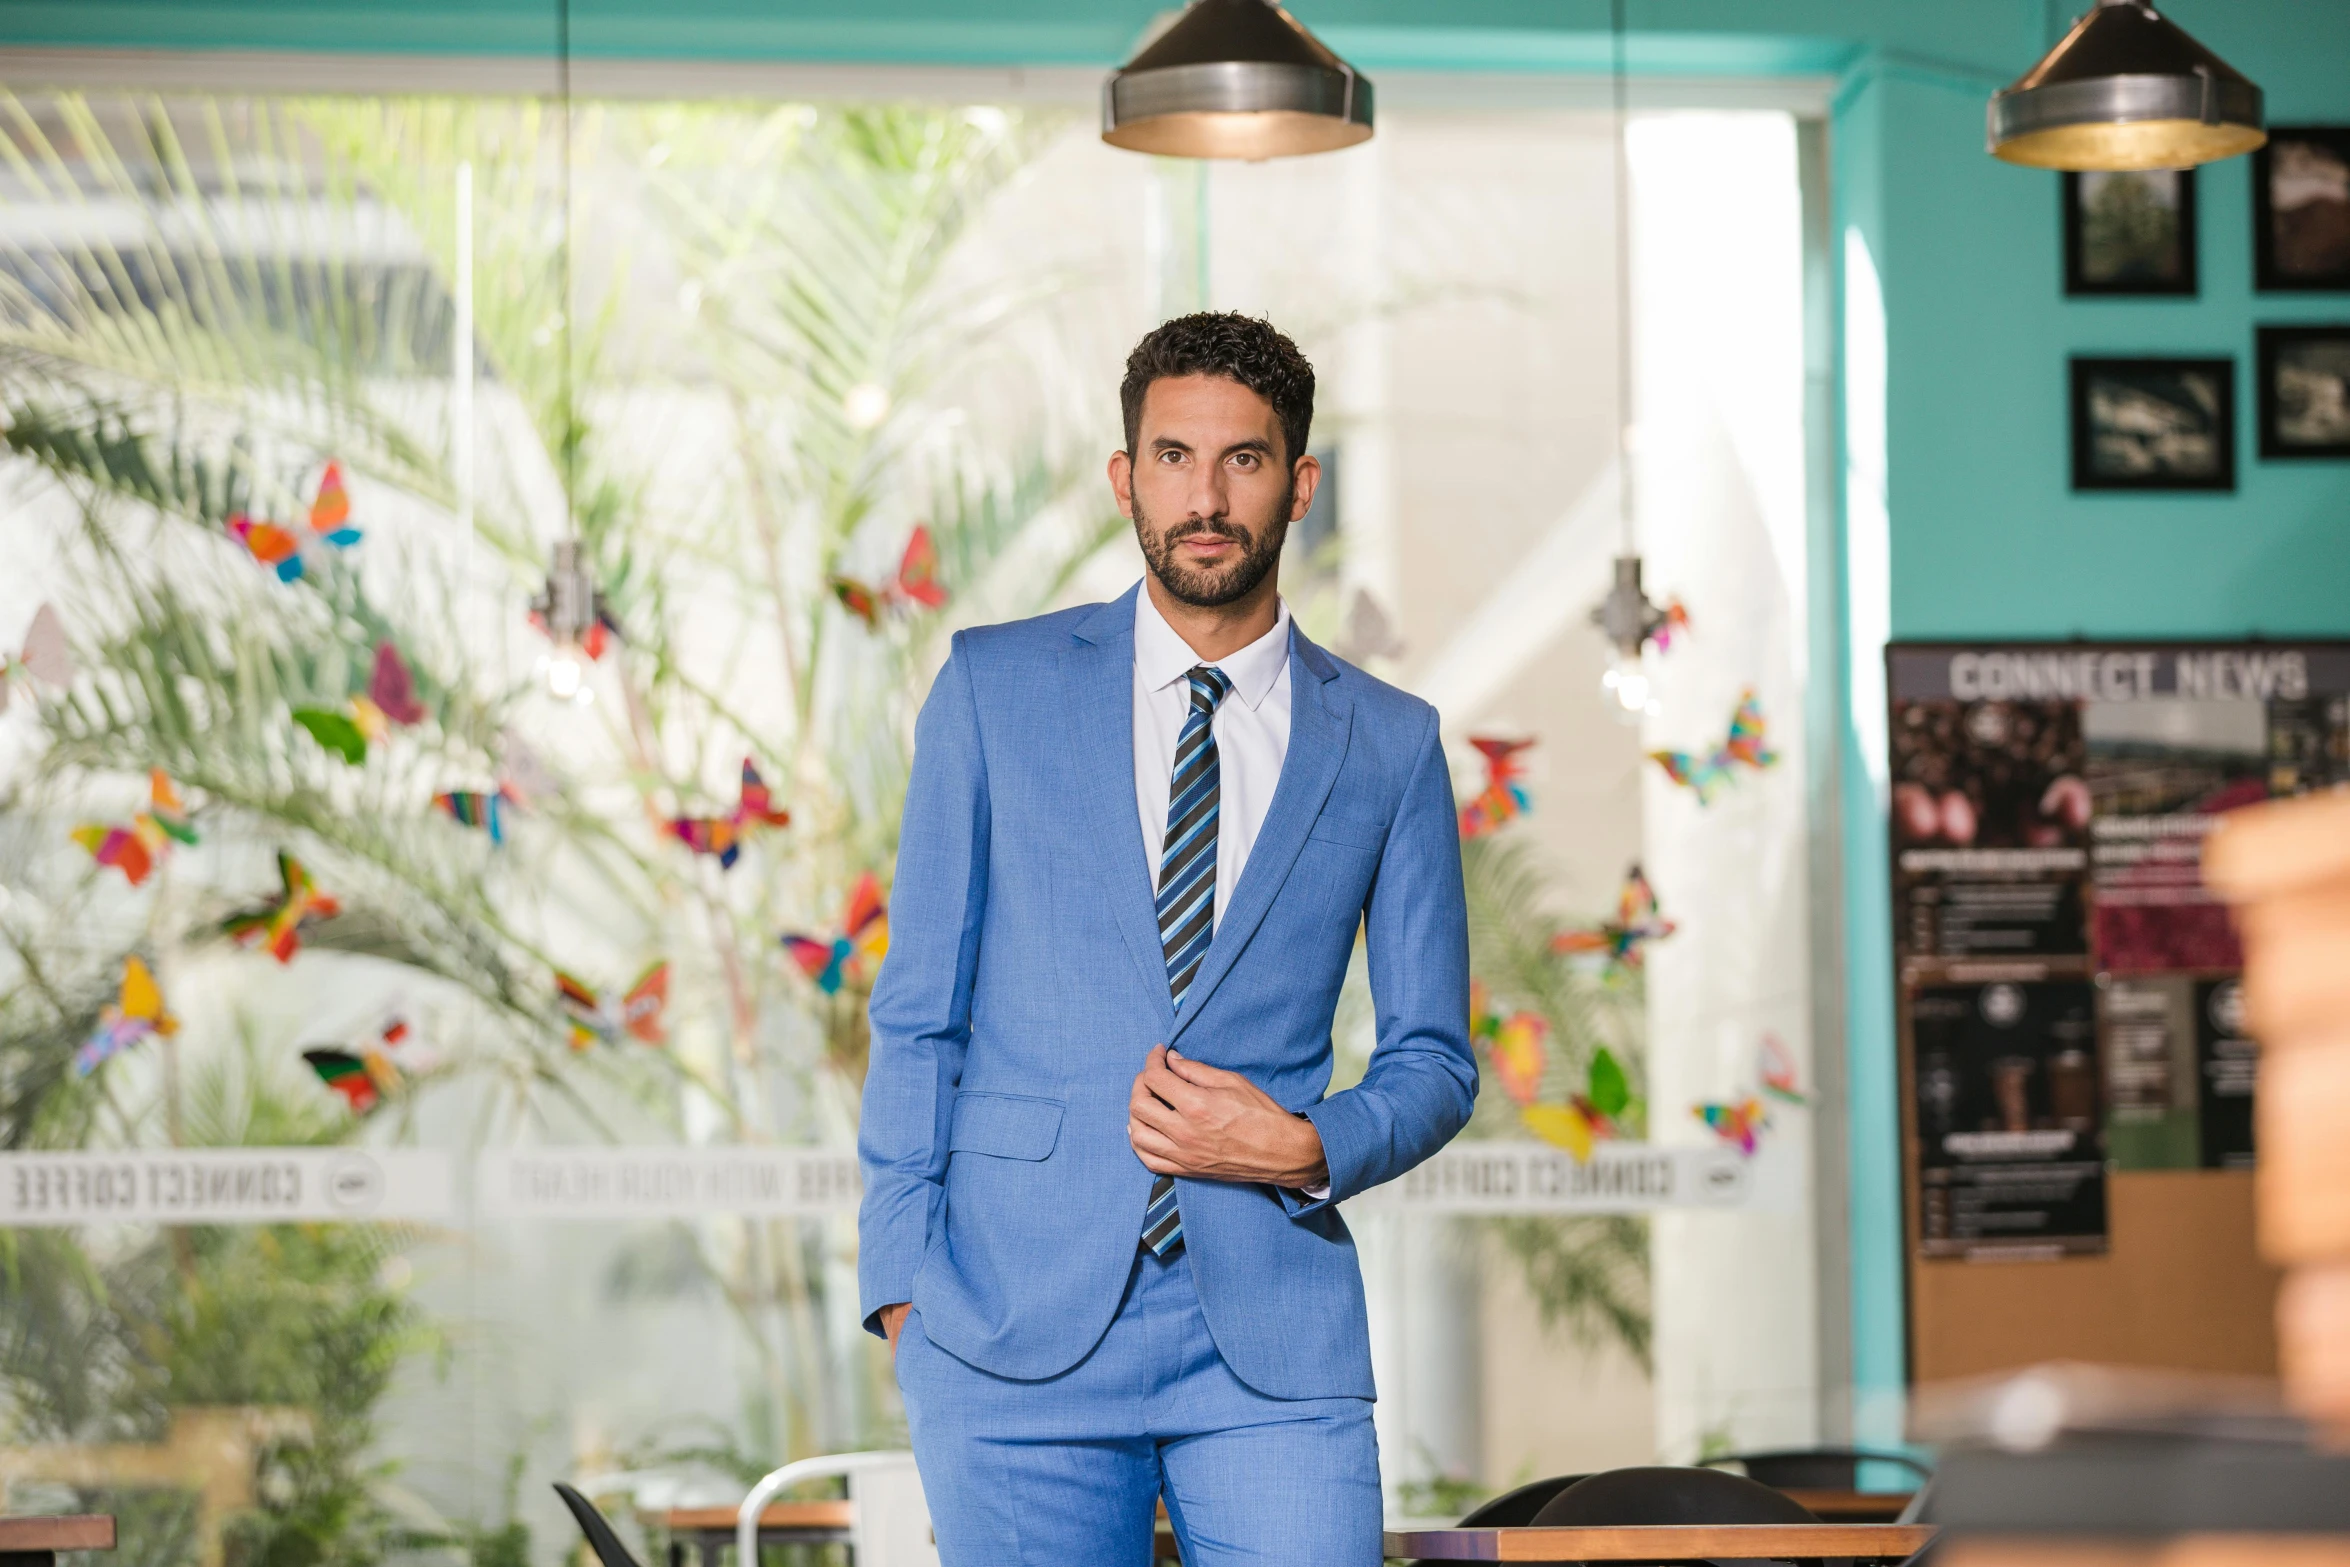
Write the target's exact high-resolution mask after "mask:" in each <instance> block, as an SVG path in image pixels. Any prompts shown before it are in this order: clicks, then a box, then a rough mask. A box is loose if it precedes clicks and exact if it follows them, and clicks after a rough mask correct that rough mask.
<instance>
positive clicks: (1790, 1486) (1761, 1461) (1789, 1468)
mask: <svg viewBox="0 0 2350 1567" xmlns="http://www.w3.org/2000/svg"><path fill="white" fill-rule="evenodd" d="M1705 1463H1706V1467H1708V1468H1712V1467H1714V1466H1715V1465H1719V1464H1737V1465H1739V1466H1741V1467H1742V1468H1744V1469H1745V1471H1746V1478H1748V1479H1749V1480H1760V1481H1761V1482H1762V1483H1763V1484H1765V1485H1767V1486H1771V1487H1774V1488H1775V1489H1778V1490H1781V1491H1853V1490H1858V1489H1859V1488H1860V1466H1861V1465H1862V1464H1893V1465H1896V1466H1897V1467H1899V1468H1902V1469H1906V1470H1908V1471H1909V1472H1910V1473H1911V1474H1912V1475H1914V1476H1915V1477H1916V1478H1917V1480H1918V1482H1919V1483H1920V1484H1923V1483H1924V1482H1925V1481H1927V1480H1930V1479H1932V1478H1933V1475H1934V1471H1933V1468H1932V1466H1930V1465H1927V1464H1923V1463H1920V1462H1919V1461H1918V1460H1917V1459H1914V1458H1912V1457H1910V1456H1909V1455H1908V1454H1906V1453H1872V1452H1868V1451H1865V1450H1863V1449H1861V1448H1857V1447H1789V1448H1774V1449H1772V1450H1771V1451H1769V1452H1765V1453H1724V1454H1723V1455H1722V1456H1721V1457H1719V1458H1709V1459H1707V1460H1706V1461H1705Z"/></svg>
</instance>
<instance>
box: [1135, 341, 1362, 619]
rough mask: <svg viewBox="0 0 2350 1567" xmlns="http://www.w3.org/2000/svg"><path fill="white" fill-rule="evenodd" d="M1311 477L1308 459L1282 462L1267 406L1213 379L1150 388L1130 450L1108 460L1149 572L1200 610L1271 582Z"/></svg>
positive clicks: (1305, 504)
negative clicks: (1290, 526)
mask: <svg viewBox="0 0 2350 1567" xmlns="http://www.w3.org/2000/svg"><path fill="white" fill-rule="evenodd" d="M1320 478H1321V467H1320V465H1319V464H1317V463H1316V462H1315V461H1314V459H1312V458H1311V457H1308V458H1306V459H1305V460H1304V461H1302V462H1299V463H1296V464H1295V465H1294V466H1293V465H1292V464H1291V462H1290V461H1289V454H1288V453H1287V452H1286V451H1285V450H1284V449H1283V442H1282V436H1281V421H1280V420H1279V419H1278V418H1277V417H1275V415H1274V413H1273V405H1272V404H1271V403H1269V402H1267V401H1265V399H1264V398H1262V397H1259V396H1258V395H1257V394H1256V393H1254V392H1252V391H1250V390H1249V389H1248V388H1247V387H1245V386H1242V385H1241V384H1240V383H1239V382H1237V381H1233V380H1229V379H1227V378H1225V377H1223V376H1209V375H1187V376H1179V377H1173V378H1170V379H1166V380H1160V381H1153V382H1152V383H1151V386H1150V390H1149V391H1147V392H1146V393H1144V394H1143V401H1142V419H1141V422H1140V428H1139V429H1138V430H1137V431H1136V434H1135V441H1134V451H1133V452H1132V453H1131V454H1128V453H1126V452H1119V453H1116V454H1115V455H1113V456H1112V457H1111V458H1110V486H1111V488H1112V489H1114V490H1116V491H1117V493H1118V509H1119V510H1120V511H1122V512H1124V513H1125V514H1126V515H1127V516H1128V517H1130V518H1132V519H1133V521H1134V537H1135V539H1136V541H1137V542H1138V543H1140V544H1141V546H1142V558H1143V559H1144V560H1145V561H1146V562H1148V563H1149V565H1150V569H1151V574H1152V575H1153V576H1155V577H1157V578H1158V579H1159V582H1160V584H1161V585H1162V586H1164V587H1165V588H1166V590H1167V591H1168V592H1169V593H1171V594H1173V595H1174V596H1175V597H1176V598H1177V599H1180V600H1181V601H1182V602H1184V603H1186V604H1194V605H1197V606H1199V607H1201V608H1203V609H1212V608H1217V607H1220V606H1222V605H1226V604H1232V603H1236V602H1238V601H1239V600H1241V599H1244V598H1247V597H1248V596H1249V595H1250V594H1251V593H1253V592H1255V591H1256V589H1257V587H1258V586H1259V585H1260V584H1261V583H1263V582H1264V581H1265V579H1266V578H1267V577H1269V576H1271V575H1272V573H1273V568H1274V567H1275V566H1276V565H1278V564H1279V563H1280V559H1281V542H1282V540H1284V539H1286V538H1287V537H1288V536H1289V525H1290V524H1291V523H1292V522H1295V521H1296V520H1297V519H1298V518H1300V517H1302V516H1304V515H1305V514H1306V510H1307V508H1309V507H1310V506H1312V505H1313V502H1314V486H1315V485H1316V483H1318V482H1319V481H1320Z"/></svg>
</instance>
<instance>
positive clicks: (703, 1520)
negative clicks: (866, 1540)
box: [643, 1501, 855, 1567]
mask: <svg viewBox="0 0 2350 1567" xmlns="http://www.w3.org/2000/svg"><path fill="white" fill-rule="evenodd" d="M643 1516H646V1517H649V1518H650V1519H651V1520H652V1521H654V1522H657V1523H659V1524H660V1525H661V1527H662V1528H663V1529H666V1530H667V1531H668V1532H669V1567H685V1553H686V1548H687V1547H688V1546H691V1547H692V1548H693V1549H694V1551H695V1552H696V1553H697V1554H698V1555H699V1556H700V1557H701V1567H721V1563H720V1558H721V1557H722V1556H723V1555H724V1554H725V1553H726V1552H727V1551H730V1550H732V1549H733V1548H734V1524H735V1509H733V1508H731V1507H672V1508H669V1509H668V1510H667V1511H664V1512H658V1513H652V1514H647V1515H643ZM854 1516H855V1514H854V1513H853V1512H852V1511H851V1504H849V1503H848V1502H842V1501H833V1502H769V1503H768V1504H767V1510H766V1511H765V1512H763V1513H761V1514H760V1515H759V1543H760V1544H761V1545H842V1544H846V1543H847V1541H848V1538H849V1523H850V1520H851V1519H852V1518H853V1517H854Z"/></svg>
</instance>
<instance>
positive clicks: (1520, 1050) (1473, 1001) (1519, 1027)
mask: <svg viewBox="0 0 2350 1567" xmlns="http://www.w3.org/2000/svg"><path fill="white" fill-rule="evenodd" d="M1469 1037H1470V1038H1472V1039H1474V1040H1476V1041H1477V1042H1478V1043H1480V1044H1482V1045H1483V1046H1484V1047H1485V1055H1486V1059H1487V1060H1489V1061H1491V1062H1492V1063H1493V1075H1494V1076H1495V1077H1496V1078H1497V1079H1499V1080H1500V1082H1501V1087H1502V1091H1503V1092H1504V1093H1506V1094H1508V1095H1509V1096H1510V1098H1511V1099H1512V1100H1514V1101H1515V1102H1516V1103H1517V1104H1518V1105H1519V1107H1520V1108H1523V1107H1525V1106H1527V1105H1530V1104H1532V1103H1533V1102H1534V1100H1535V1098H1536V1096H1537V1095H1539V1094H1540V1093H1541V1092H1542V1073H1543V1070H1544V1068H1545V1067H1546V1066H1547V1065H1548V1050H1547V1047H1546V1043H1545V1042H1546V1041H1547V1040H1548V1039H1549V1037H1550V1025H1549V1024H1548V1023H1545V1022H1544V1021H1543V1020H1542V1018H1541V1016H1540V1015H1539V1014H1537V1013H1533V1012H1513V1013H1511V1014H1510V1015H1509V1016H1507V1017H1504V1016H1502V1015H1501V1014H1500V1013H1499V1012H1496V1011H1495V1010H1494V1009H1493V1000H1492V997H1491V995H1490V994H1489V993H1488V992H1487V990H1486V988H1485V982H1484V981H1483V980H1481V979H1480V980H1472V981H1470V983H1469Z"/></svg>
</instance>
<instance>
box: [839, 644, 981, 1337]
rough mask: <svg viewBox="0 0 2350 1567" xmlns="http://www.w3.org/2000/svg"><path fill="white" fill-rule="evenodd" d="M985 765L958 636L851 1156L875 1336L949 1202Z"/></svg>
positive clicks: (877, 1006)
mask: <svg viewBox="0 0 2350 1567" xmlns="http://www.w3.org/2000/svg"><path fill="white" fill-rule="evenodd" d="M987 840H988V798H987V769H986V762H985V758H984V756H983V755H982V753H981V750H980V742H979V723H978V709H977V705H976V703H975V701H974V698H973V695H972V689H971V663H970V654H969V651H968V649H967V648H966V647H965V645H964V634H963V633H961V632H957V633H956V634H955V639H954V644H953V650H952V651H951V652H950V653H949V654H948V657H947V661H946V664H945V666H944V667H943V668H942V669H940V671H939V674H938V679H937V680H936V681H935V682H933V683H932V685H931V688H930V696H929V699H928V700H927V701H925V702H924V703H923V704H922V716H921V717H920V718H919V719H918V720H917V721H916V723H915V727H914V768H913V775H912V777H911V778H910V779H909V780H908V782H907V785H906V810H905V819H904V822H903V825H902V826H901V827H900V829H899V834H898V864H897V873H896V876H895V878H894V880H893V881H892V883H891V886H890V898H889V925H890V929H889V952H888V955H887V956H886V957H885V958H884V959H883V960H882V964H881V973H880V974H879V976H878V977H877V978H876V979H875V981H874V985H873V1000H872V1005H871V1007H870V1009H869V1011H868V1018H869V1020H870V1022H871V1025H872V1026H871V1040H872V1045H871V1051H870V1055H869V1059H868V1061H867V1065H866V1071H865V1100H864V1108H863V1111H862V1114H861V1116H860V1119H859V1124H858V1131H857V1161H858V1164H859V1166H860V1167H861V1169H862V1170H863V1173H864V1177H865V1197H864V1201H863V1203H862V1204H861V1205H860V1206H859V1208H858V1210H857V1294H858V1301H859V1306H860V1310H861V1312H862V1314H863V1316H864V1319H865V1327H866V1329H867V1331H869V1332H872V1333H876V1334H878V1333H880V1332H881V1331H882V1330H881V1326H880V1322H879V1318H878V1313H879V1312H880V1310H881V1308H882V1307H884V1306H890V1305H895V1304H897V1303H898V1302H900V1301H907V1300H911V1299H912V1298H913V1294H914V1275H915V1273H916V1272H918V1271H919V1270H920V1268H921V1266H922V1257H923V1253H924V1252H925V1250H927V1248H928V1244H929V1236H930V1226H931V1220H932V1217H933V1215H935V1214H936V1213H937V1211H938V1208H939V1205H940V1204H941V1202H942V1201H943V1200H944V1195H945V1193H944V1188H943V1186H942V1184H941V1183H942V1182H943V1181H944V1179H945V1176H946V1162H947V1128H948V1123H949V1122H950V1121H951V1120H952V1118H953V1115H954V1108H955V1085H956V1084H957V1083H958V1082H959V1081H960V1080H961V1078H962V1075H963V1053H964V1050H965V1048H966V1046H967V1045H968V1044H969V1043H970V1031H971V981H972V975H973V973H974V971H975V970H976V969H977V967H978V962H979V932H980V926H981V923H982V921H983V918H984V916H985V914H986V910H987Z"/></svg>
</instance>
